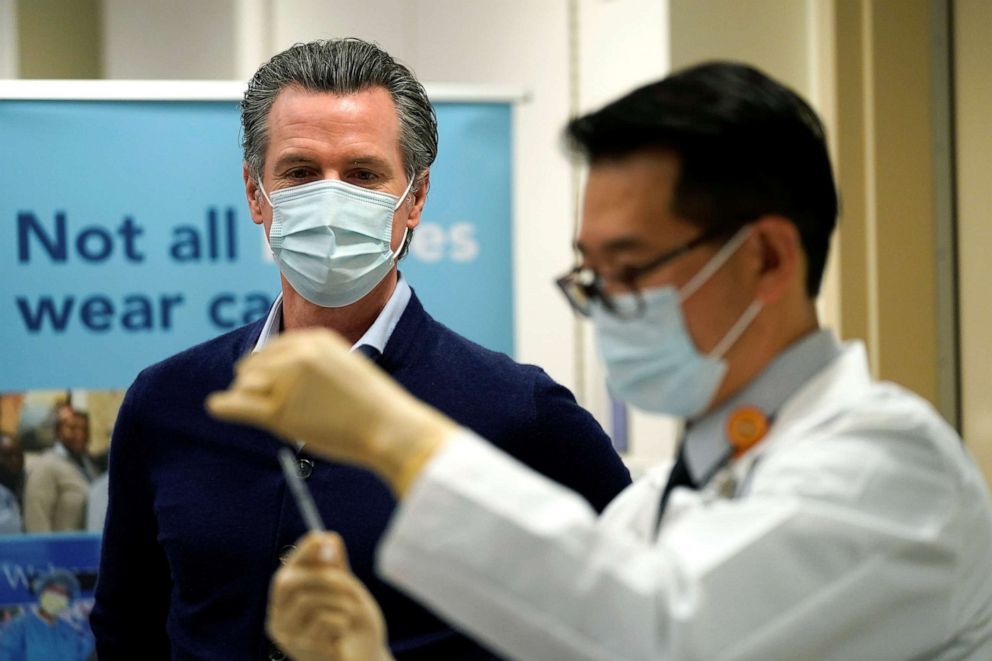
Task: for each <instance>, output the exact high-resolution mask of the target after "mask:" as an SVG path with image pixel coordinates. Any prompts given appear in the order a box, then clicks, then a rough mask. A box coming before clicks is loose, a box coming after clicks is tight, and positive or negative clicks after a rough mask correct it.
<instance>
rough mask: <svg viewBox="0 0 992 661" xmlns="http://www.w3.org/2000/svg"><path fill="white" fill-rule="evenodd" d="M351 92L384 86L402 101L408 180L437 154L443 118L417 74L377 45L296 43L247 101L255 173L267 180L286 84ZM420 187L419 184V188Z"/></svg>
mask: <svg viewBox="0 0 992 661" xmlns="http://www.w3.org/2000/svg"><path fill="white" fill-rule="evenodd" d="M290 86H298V87H302V88H303V89H305V90H308V91H314V92H333V93H335V94H351V93H354V92H360V91H362V90H366V89H369V88H371V87H383V88H385V89H386V91H388V92H389V95H390V96H391V97H392V99H393V103H394V104H396V114H397V115H398V117H399V122H400V150H401V151H402V154H403V167H404V168H405V170H406V176H407V179H408V180H412V179H413V178H414V177H417V176H421V175H423V173H424V172H425V171H426V170H427V168H429V167H430V166H431V163H433V162H434V159H435V157H436V156H437V117H436V116H435V114H434V108H433V107H432V106H431V103H430V101H429V100H428V98H427V92H426V91H425V90H424V86H423V85H421V84H420V83H419V82H418V81H417V79H416V78H414V76H413V73H412V72H411V71H410V70H409V69H408V68H407V67H405V66H403V65H402V64H400V63H399V62H397V61H396V60H394V59H393V57H392V56H391V55H389V53H387V52H385V51H384V50H382V49H381V48H379V47H378V46H376V45H375V44H371V43H369V42H367V41H362V40H361V39H353V38H348V39H329V40H318V41H311V42H309V43H305V44H295V45H294V46H292V47H290V48H289V49H287V50H284V51H283V52H281V53H279V54H277V55H275V56H273V57H272V59H271V60H269V61H268V62H266V63H265V64H263V65H262V66H261V67H260V68H259V70H258V71H256V72H255V75H254V76H252V79H251V80H250V81H248V89H247V90H246V91H245V96H244V99H243V100H242V101H241V131H242V139H241V146H242V148H243V149H244V156H245V162H246V163H247V164H248V172H249V174H250V175H251V176H252V177H253V178H255V179H256V180H259V181H261V178H262V168H263V165H264V163H265V150H266V148H267V147H268V117H269V110H271V108H272V104H273V102H274V101H275V99H276V96H278V94H279V92H281V91H282V90H283V89H285V88H286V87H290ZM419 186H420V184H419V182H418V183H416V184H414V186H413V189H417V188H418V187H419Z"/></svg>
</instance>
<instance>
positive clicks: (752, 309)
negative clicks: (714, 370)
mask: <svg viewBox="0 0 992 661" xmlns="http://www.w3.org/2000/svg"><path fill="white" fill-rule="evenodd" d="M762 307H764V304H763V303H762V302H761V301H751V305H749V306H747V309H746V310H744V314H742V315H741V317H740V319H738V320H737V322H736V323H734V325H733V326H731V327H730V330H729V331H727V334H726V335H724V336H723V339H722V340H720V342H719V344H717V345H716V346H715V347H713V351H711V352H710V357H711V358H723V354H725V353H727V351H729V350H730V347H732V346H734V343H735V342H737V340H739V339H740V337H741V335H743V334H744V331H746V330H747V327H748V326H750V325H751V322H752V321H754V318H755V317H757V316H758V313H759V312H761V308H762Z"/></svg>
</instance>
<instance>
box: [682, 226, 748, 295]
mask: <svg viewBox="0 0 992 661" xmlns="http://www.w3.org/2000/svg"><path fill="white" fill-rule="evenodd" d="M750 235H751V226H750V225H745V226H744V227H742V228H740V229H739V230H737V233H736V234H734V235H733V236H732V237H730V240H729V241H727V242H726V243H725V244H723V247H722V248H720V250H718V251H717V253H716V254H715V255H713V258H712V259H710V261H708V262H706V264H705V265H703V268H701V269H699V272H698V273H696V275H694V276H692V278H690V280H689V282H687V283H685V286H684V287H682V289H680V290H679V301H680V302H681V301H684V300H685V299H687V298H689V297H690V296H692V295H693V294H695V293H696V290H697V289H699V288H700V287H702V286H703V285H704V284H705V283H706V281H707V280H709V279H710V277H711V276H712V275H713V274H714V273H716V272H717V271H718V270H719V269H720V267H721V266H723V265H724V263H725V262H726V261H727V260H728V259H730V257H731V256H732V255H733V254H734V253H735V252H737V249H738V248H740V247H741V244H742V243H744V241H745V239H747V237H748V236H750Z"/></svg>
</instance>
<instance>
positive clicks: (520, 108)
mask: <svg viewBox="0 0 992 661" xmlns="http://www.w3.org/2000/svg"><path fill="white" fill-rule="evenodd" d="M342 36H358V37H362V38H365V39H369V40H373V41H376V42H377V43H379V44H380V45H381V46H383V47H384V48H385V49H386V50H387V51H389V52H390V53H391V54H393V55H394V56H395V57H397V58H398V59H400V60H401V61H403V62H404V63H406V64H407V65H409V66H410V67H411V68H412V69H413V70H414V72H415V73H416V74H417V76H418V77H419V78H420V79H421V80H422V81H424V82H425V83H426V84H427V86H428V89H431V87H432V85H433V86H439V85H444V84H476V85H490V86H500V87H501V88H504V89H506V88H509V89H513V90H518V91H519V99H520V100H518V101H516V102H515V103H514V105H513V127H514V132H513V143H512V155H513V156H512V172H513V175H512V189H513V197H512V200H513V201H512V208H513V213H512V217H513V238H514V240H513V248H512V251H513V292H512V293H513V307H514V315H513V317H514V326H513V332H514V338H513V339H514V353H515V357H516V358H517V359H518V360H521V361H524V362H531V363H537V364H539V365H541V366H543V367H544V368H545V369H547V370H548V372H550V374H551V375H552V376H553V377H554V378H556V379H557V380H559V381H561V382H562V383H564V384H566V385H567V386H569V387H570V388H572V389H573V391H574V392H575V393H576V395H577V396H578V398H579V400H580V402H581V403H582V404H583V405H585V406H586V407H587V408H589V409H590V410H592V411H593V412H594V413H595V414H596V415H597V416H598V417H599V418H600V419H601V420H602V421H603V422H604V424H605V425H607V427H608V428H611V429H613V430H614V432H616V429H617V425H618V424H619V423H620V422H621V421H619V420H617V419H616V418H617V417H618V416H619V415H622V414H619V413H618V412H617V411H615V407H612V406H611V403H610V401H609V397H608V395H607V394H606V392H605V389H604V388H603V385H602V383H603V375H602V372H601V370H600V368H599V366H598V363H597V361H596V360H595V352H594V350H593V346H592V338H591V337H590V332H589V329H588V328H587V327H586V325H585V324H583V323H580V322H578V321H576V320H575V319H574V318H573V317H572V314H571V312H570V311H569V309H568V308H567V306H566V305H565V303H564V302H563V301H562V300H560V296H559V294H558V293H557V292H556V291H555V289H554V288H553V286H552V280H553V278H554V276H556V275H558V274H559V273H560V272H562V271H564V270H566V269H567V268H568V267H569V266H570V265H571V263H572V262H573V260H574V255H573V254H572V249H571V240H572V236H573V233H574V230H575V223H576V218H577V215H578V204H577V198H578V192H579V190H580V188H581V180H582V171H581V168H580V167H579V166H578V164H576V163H574V162H571V161H570V160H569V158H568V157H567V156H566V154H565V153H564V151H563V150H562V149H561V147H560V132H561V129H562V127H563V125H564V123H565V121H566V120H567V118H568V117H569V116H572V115H575V114H578V113H580V112H584V111H587V110H589V109H592V108H594V107H596V106H598V105H600V104H602V103H604V102H605V101H607V100H610V99H612V98H613V97H615V96H618V95H620V94H621V93H623V92H626V91H628V90H630V89H631V88H633V87H634V86H636V85H638V84H641V83H644V82H647V81H649V80H653V79H657V78H660V77H661V76H663V75H664V74H665V73H666V72H668V71H670V70H673V69H675V68H679V67H682V66H685V65H689V64H693V63H696V62H700V61H703V60H707V59H713V58H729V59H735V60H742V61H746V62H749V63H752V64H754V65H757V66H758V67H760V68H762V69H764V70H765V71H767V72H768V73H770V74H772V75H773V76H775V77H777V78H779V79H781V80H783V81H784V82H786V83H788V84H790V85H791V86H793V87H794V88H795V89H796V90H797V91H798V92H800V93H801V94H802V95H804V96H805V97H806V98H807V99H809V100H810V101H811V103H812V105H813V106H814V107H815V108H817V110H818V111H819V112H820V114H821V116H822V117H823V119H824V120H825V123H826V125H827V127H828V131H829V134H830V140H831V148H832V151H833V156H834V164H835V167H836V173H837V177H838V181H839V185H840V190H841V196H842V206H843V210H842V217H841V220H840V230H839V232H838V234H837V235H836V237H835V246H834V250H833V255H832V261H831V263H830V265H829V270H828V277H827V281H826V282H827V285H826V289H825V291H824V294H823V297H822V300H821V312H822V315H823V319H824V321H825V323H826V324H827V325H831V326H833V327H834V328H836V329H837V331H838V333H839V334H840V336H841V337H843V338H862V339H864V341H865V342H866V344H867V346H868V349H869V353H870V357H871V364H872V368H873V370H874V372H875V374H876V376H878V377H879V378H882V379H887V380H892V381H896V382H899V383H901V384H904V385H906V386H908V387H909V388H911V389H913V390H915V391H916V392H918V393H920V394H921V395H923V396H924V397H926V398H927V399H928V400H930V401H931V402H932V403H933V405H934V406H935V407H936V408H937V409H938V410H939V411H940V412H941V413H942V414H943V416H944V417H945V418H946V419H947V420H948V421H949V422H950V423H951V424H953V425H955V426H956V427H958V428H959V429H960V430H961V431H962V433H963V436H964V438H965V440H966V443H967V444H968V445H969V447H970V448H971V451H972V452H973V453H974V454H975V456H976V457H977V458H978V460H979V462H980V463H981V464H982V465H983V469H984V471H985V474H986V476H987V477H989V478H992V397H990V393H992V358H990V356H989V351H987V349H986V338H989V337H992V306H990V305H989V302H988V295H987V294H986V286H987V283H990V282H992V260H990V259H989V258H988V255H990V254H992V224H990V223H989V222H988V221H989V218H988V215H989V210H990V209H992V119H990V118H992V112H990V111H992V71H990V64H989V63H992V2H988V1H987V0H499V1H483V0H366V1H364V2H354V1H346V0H323V1H321V2H313V1H312V0H0V78H10V79H17V78H19V79H59V80H62V79H139V80H166V79H168V80H218V81H240V82H244V81H245V80H247V79H248V78H249V77H250V76H251V74H252V73H253V72H254V71H255V69H256V68H257V67H258V65H259V64H260V63H261V62H263V61H264V60H266V59H267V58H268V57H269V56H271V55H272V54H274V53H275V52H278V51H280V50H282V49H284V48H286V47H287V46H289V45H291V44H293V43H295V42H299V41H307V40H310V39H315V38H327V37H342ZM16 167H17V163H16V162H11V161H10V160H5V159H3V158H2V157H0V176H3V172H4V171H5V170H6V169H7V168H16ZM230 174H231V177H237V178H240V172H237V171H232V172H231V173H230ZM0 287H2V285H0ZM11 358H12V357H10V356H5V357H4V362H6V361H7V360H9V359H11ZM47 405H48V404H46V406H47ZM116 405H117V404H116V400H115V399H114V398H113V397H109V398H108V399H107V403H106V404H99V403H97V401H96V400H94V401H93V402H91V403H90V408H94V407H95V408H96V409H97V410H99V409H100V408H101V407H114V406H116ZM4 406H7V407H15V406H21V403H20V402H19V401H14V400H13V399H10V398H7V399H5V401H4ZM105 417H107V416H105V415H104V416H102V417H101V415H100V414H98V415H97V416H96V419H95V420H94V421H93V422H94V423H95V424H93V425H92V429H91V434H93V435H94V438H93V439H92V446H91V447H93V448H94V449H99V448H100V447H105V442H106V439H105V438H103V437H102V435H106V434H109V429H110V427H111V422H108V421H105V420H104V418H105ZM111 417H112V416H111ZM3 419H6V420H11V419H12V416H11V415H7V416H4V417H0V422H2V420H3ZM623 422H624V424H629V445H628V451H627V454H626V459H627V460H628V462H629V463H630V464H631V465H632V466H634V467H635V468H637V467H638V466H642V465H644V464H645V463H647V462H651V461H654V460H655V459H657V458H658V457H659V456H664V455H667V454H669V453H670V452H671V444H672V441H673V438H674V435H675V428H674V425H673V423H671V422H670V421H667V420H662V419H654V418H650V417H647V416H642V415H639V414H631V415H630V418H629V419H628V418H626V417H624V418H623Z"/></svg>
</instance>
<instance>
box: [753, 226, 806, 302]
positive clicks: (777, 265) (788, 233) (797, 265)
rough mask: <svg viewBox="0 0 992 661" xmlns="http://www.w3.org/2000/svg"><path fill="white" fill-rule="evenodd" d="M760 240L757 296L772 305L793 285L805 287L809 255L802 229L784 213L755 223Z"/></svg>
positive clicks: (757, 236)
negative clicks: (804, 248) (802, 236)
mask: <svg viewBox="0 0 992 661" xmlns="http://www.w3.org/2000/svg"><path fill="white" fill-rule="evenodd" d="M752 227H753V228H754V229H753V235H752V240H754V241H757V250H758V268H759V272H758V287H757V291H756V293H755V295H756V298H757V299H758V300H760V301H761V302H762V303H764V304H765V305H766V306H767V305H772V304H774V303H777V302H778V301H780V300H781V299H782V298H783V297H784V296H785V295H786V294H787V293H788V292H789V291H790V290H791V289H792V288H794V287H795V286H796V282H797V279H798V280H799V283H798V284H799V286H800V287H805V272H806V266H805V264H806V259H805V255H804V253H803V247H802V240H801V239H800V237H799V229H798V228H797V227H796V226H795V224H793V223H792V222H791V221H790V220H788V219H786V218H783V217H782V216H774V215H769V216H762V217H761V218H759V219H758V220H756V221H754V223H753V224H752Z"/></svg>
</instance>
